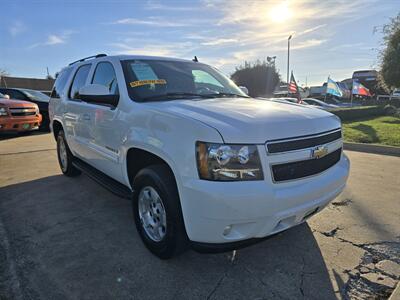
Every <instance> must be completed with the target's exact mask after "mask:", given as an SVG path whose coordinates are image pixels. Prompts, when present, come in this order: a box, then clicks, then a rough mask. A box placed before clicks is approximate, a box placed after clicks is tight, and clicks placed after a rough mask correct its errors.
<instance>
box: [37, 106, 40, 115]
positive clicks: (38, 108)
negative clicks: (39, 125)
mask: <svg viewBox="0 0 400 300" xmlns="http://www.w3.org/2000/svg"><path fill="white" fill-rule="evenodd" d="M39 113H40V112H39V107H36V115H39Z"/></svg>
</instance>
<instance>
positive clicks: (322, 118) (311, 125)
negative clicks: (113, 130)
mask: <svg viewBox="0 0 400 300" xmlns="http://www.w3.org/2000/svg"><path fill="white" fill-rule="evenodd" d="M151 105H154V106H156V107H158V108H159V109H162V111H164V112H165V111H168V112H170V113H173V114H176V115H181V116H183V117H190V118H192V119H195V120H198V121H200V122H202V123H204V124H207V125H209V126H211V127H213V128H215V129H216V130H218V132H219V133H220V134H221V136H222V138H223V140H224V142H226V143H256V144H263V143H265V142H266V141H268V140H275V139H282V138H289V137H296V136H303V135H309V134H315V133H320V132H324V131H329V130H332V129H336V128H339V127H340V126H341V125H340V120H339V118H337V117H336V116H334V115H332V114H331V113H328V112H326V111H323V110H320V109H316V108H309V107H307V106H303V105H299V104H292V103H277V102H274V101H266V100H258V99H253V98H248V99H247V98H214V99H206V100H205V99H201V100H197V99H196V100H174V101H166V102H157V103H151Z"/></svg>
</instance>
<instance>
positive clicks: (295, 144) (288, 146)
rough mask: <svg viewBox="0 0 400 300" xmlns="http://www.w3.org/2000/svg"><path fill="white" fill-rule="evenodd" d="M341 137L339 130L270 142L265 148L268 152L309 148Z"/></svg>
mask: <svg viewBox="0 0 400 300" xmlns="http://www.w3.org/2000/svg"><path fill="white" fill-rule="evenodd" d="M341 137H342V132H341V131H340V130H338V131H335V132H331V133H328V134H326V135H322V136H317V137H309V138H304V139H296V140H293V141H286V142H278V141H277V142H271V143H268V144H267V149H268V152H269V153H279V152H287V151H293V150H299V149H305V148H310V147H314V146H318V145H322V144H327V143H330V142H333V141H336V140H338V139H340V138H341Z"/></svg>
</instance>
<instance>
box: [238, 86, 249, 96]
mask: <svg viewBox="0 0 400 300" xmlns="http://www.w3.org/2000/svg"><path fill="white" fill-rule="evenodd" d="M239 89H241V90H242V92H243V93H245V94H246V95H248V94H249V89H248V88H247V87H245V86H239Z"/></svg>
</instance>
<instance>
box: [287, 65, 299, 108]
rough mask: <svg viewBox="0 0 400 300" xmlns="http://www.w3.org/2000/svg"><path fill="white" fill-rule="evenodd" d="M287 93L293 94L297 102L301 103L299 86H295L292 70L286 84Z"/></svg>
mask: <svg viewBox="0 0 400 300" xmlns="http://www.w3.org/2000/svg"><path fill="white" fill-rule="evenodd" d="M288 93H289V94H295V95H296V97H297V102H298V103H301V98H300V92H299V87H298V86H297V83H296V80H295V79H294V75H293V72H292V74H291V75H290V82H289V85H288Z"/></svg>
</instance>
